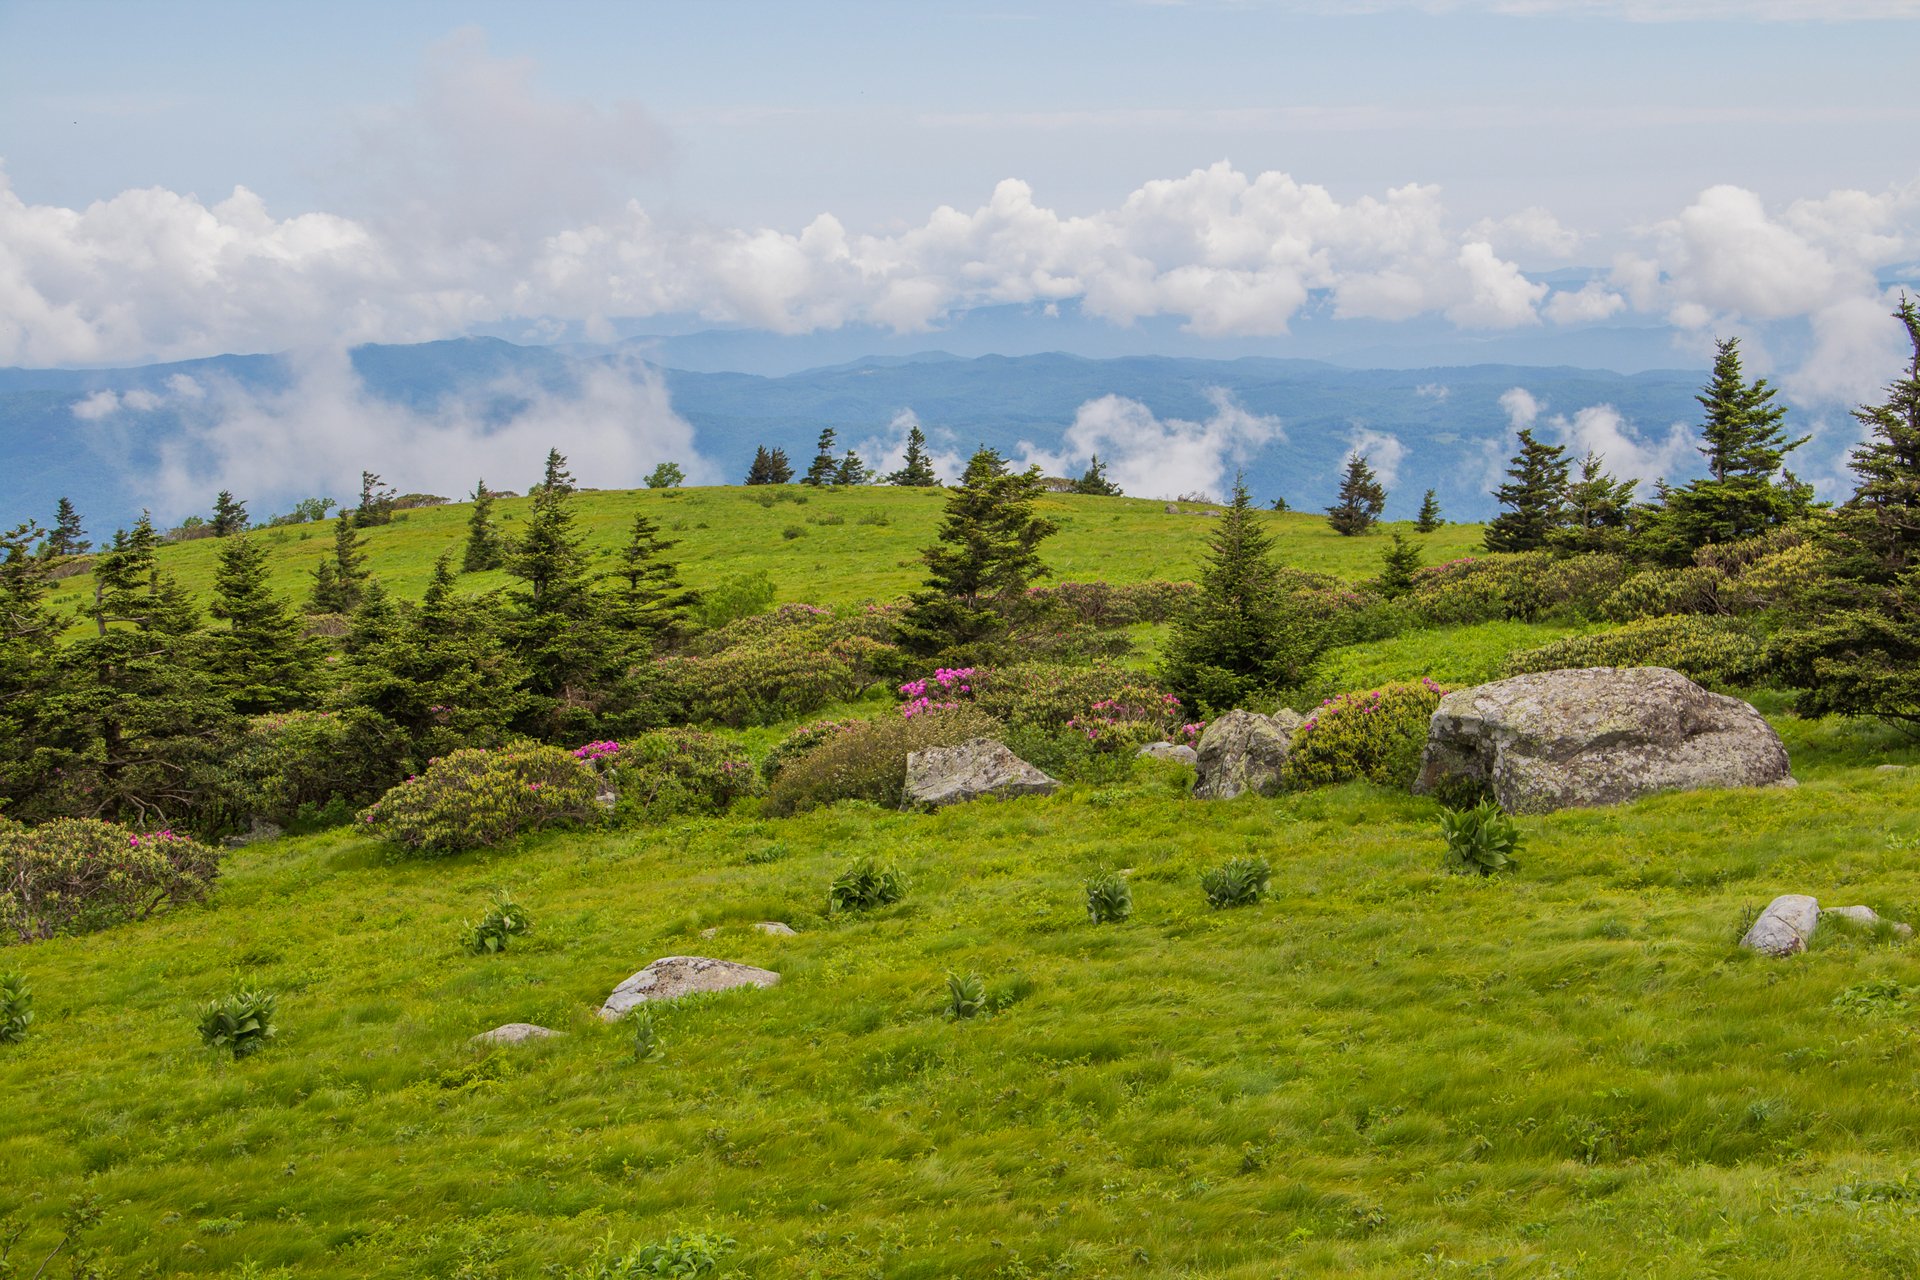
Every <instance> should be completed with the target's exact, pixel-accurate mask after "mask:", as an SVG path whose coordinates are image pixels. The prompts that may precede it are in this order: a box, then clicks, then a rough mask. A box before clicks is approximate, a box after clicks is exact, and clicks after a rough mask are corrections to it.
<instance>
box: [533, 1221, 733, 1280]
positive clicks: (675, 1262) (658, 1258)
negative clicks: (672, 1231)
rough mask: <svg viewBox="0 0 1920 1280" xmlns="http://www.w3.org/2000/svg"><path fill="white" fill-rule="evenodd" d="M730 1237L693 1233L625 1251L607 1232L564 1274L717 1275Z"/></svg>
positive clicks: (612, 1278)
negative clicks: (580, 1264)
mask: <svg viewBox="0 0 1920 1280" xmlns="http://www.w3.org/2000/svg"><path fill="white" fill-rule="evenodd" d="M733 1247H734V1242H733V1239H732V1238H731V1237H730V1236H721V1235H707V1234H705V1233H704V1232H695V1233H691V1234H687V1235H670V1236H668V1237H667V1238H666V1239H665V1240H662V1241H660V1242H659V1243H657V1244H646V1245H636V1246H634V1247H633V1248H632V1249H629V1250H627V1251H625V1252H624V1253H623V1252H622V1251H621V1250H620V1247H619V1246H618V1245H616V1244H615V1243H614V1240H613V1233H612V1232H608V1233H607V1236H606V1238H605V1239H603V1240H602V1241H601V1242H600V1244H599V1246H598V1247H597V1248H595V1249H594V1251H593V1256H592V1257H590V1258H588V1259H587V1262H586V1265H585V1266H584V1267H575V1268H573V1269H572V1270H571V1271H569V1272H568V1276H569V1277H570V1280H646V1278H647V1277H653V1276H679V1277H694V1278H696V1280H697V1277H700V1276H711V1275H717V1274H718V1273H719V1270H720V1262H721V1260H722V1259H723V1258H725V1257H726V1255H727V1254H728V1253H729V1252H730V1251H731V1250H732V1249H733Z"/></svg>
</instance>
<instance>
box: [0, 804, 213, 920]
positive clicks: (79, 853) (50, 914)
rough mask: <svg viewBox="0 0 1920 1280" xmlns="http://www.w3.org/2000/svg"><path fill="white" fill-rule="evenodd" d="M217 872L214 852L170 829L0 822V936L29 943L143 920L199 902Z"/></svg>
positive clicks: (65, 821)
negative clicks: (4, 934) (166, 910)
mask: <svg viewBox="0 0 1920 1280" xmlns="http://www.w3.org/2000/svg"><path fill="white" fill-rule="evenodd" d="M219 871H220V855H219V853H218V852H217V851H216V850H214V849H211V848H209V847H208V846H206V845H204V844H201V843H199V842H198V841H195V840H191V839H189V838H187V837H186V836H183V835H180V834H178V833H176V832H174V831H171V830H163V831H153V832H137V831H132V830H129V829H128V828H126V827H123V826H118V825H116V824H114V823H110V822H98V821H95V820H94V819H92V818H58V819H55V820H54V821H52V822H46V823H42V824H40V825H39V826H36V827H26V826H22V825H20V824H19V823H16V822H8V821H6V820H5V819H0V930H4V931H5V932H8V933H11V934H12V935H13V936H14V937H16V938H18V939H19V940H20V941H22V942H32V941H35V940H37V939H41V938H51V937H53V936H54V935H56V934H62V933H84V932H87V931H89V930H93V929H103V928H106V927H107V926H109V925H115V924H122V923H125V922H127V921H130V920H144V919H146V918H147V917H148V916H150V915H152V914H153V913H154V912H156V911H158V910H160V909H162V908H164V907H175V906H179V905H180V904H182V903H186V902H200V901H204V900H205V898H206V896H207V894H208V893H209V892H211V890H212V888H213V880H214V877H215V876H216V875H218V874H219Z"/></svg>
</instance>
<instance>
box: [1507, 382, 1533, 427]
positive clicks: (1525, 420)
mask: <svg viewBox="0 0 1920 1280" xmlns="http://www.w3.org/2000/svg"><path fill="white" fill-rule="evenodd" d="M1500 408H1501V409H1502V410H1503V411H1504V412H1505V413H1506V415H1507V425H1508V426H1509V427H1511V428H1512V429H1513V430H1515V431H1524V430H1526V429H1527V428H1528V427H1530V426H1532V425H1533V424H1534V423H1535V422H1536V421H1537V420H1538V419H1539V417H1540V402H1539V401H1538V400H1536V399H1534V397H1533V392H1531V391H1529V390H1527V389H1526V388H1525V387H1510V388H1508V389H1507V390H1505V391H1503V392H1501V393H1500Z"/></svg>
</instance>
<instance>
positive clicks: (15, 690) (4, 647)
mask: <svg viewBox="0 0 1920 1280" xmlns="http://www.w3.org/2000/svg"><path fill="white" fill-rule="evenodd" d="M62 501H63V504H64V499H63V500H62ZM56 532H57V531H56ZM40 538H41V530H40V527H39V526H38V525H36V524H34V523H32V522H31V521H29V522H27V523H25V524H20V525H16V526H14V527H13V528H11V529H9V530H7V531H5V532H4V533H0V814H4V813H6V812H8V810H7V809H6V808H5V806H6V804H7V803H9V802H14V803H17V802H18V801H19V800H20V799H21V798H22V797H23V796H25V795H27V794H29V793H30V792H31V791H32V790H33V789H34V788H35V787H37V786H39V785H41V783H42V782H43V781H44V779H45V777H46V776H47V766H46V765H45V762H43V761H40V760H39V759H38V758H37V757H38V754H39V751H40V744H41V741H42V738H43V736H44V731H43V728H42V726H43V723H44V720H45V716H46V710H47V703H48V700H49V698H50V696H51V695H52V693H53V691H52V690H51V689H49V688H48V683H49V682H48V680H47V674H48V672H50V671H52V670H53V669H54V666H55V657H56V653H57V651H58V649H59V643H58V641H59V635H60V631H61V628H62V626H63V622H64V620H62V619H59V618H56V617H55V615H54V613H53V611H52V610H51V609H49V608H48V607H47V604H46V598H47V593H48V591H49V590H51V588H52V585H53V584H52V580H51V577H50V574H49V569H50V566H49V565H48V563H47V559H46V557H45V556H44V555H41V554H38V553H36V552H35V550H34V544H35V542H36V541H37V540H39V539H40ZM40 545H41V546H42V547H44V546H45V545H46V543H45V542H44V541H42V542H40Z"/></svg>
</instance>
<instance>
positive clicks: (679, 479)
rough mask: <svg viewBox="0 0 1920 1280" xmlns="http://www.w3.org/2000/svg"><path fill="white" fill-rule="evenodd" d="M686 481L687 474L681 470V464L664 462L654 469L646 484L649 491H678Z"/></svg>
mask: <svg viewBox="0 0 1920 1280" xmlns="http://www.w3.org/2000/svg"><path fill="white" fill-rule="evenodd" d="M686 480H687V473H686V472H685V471H682V470H681V469H680V464H679V463H677V462H663V463H661V464H660V465H659V466H657V467H655V468H654V469H653V471H652V473H651V474H649V475H648V476H647V479H646V482H645V483H646V486H647V488H649V489H678V488H679V487H680V486H681V485H683V484H685V483H686Z"/></svg>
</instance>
